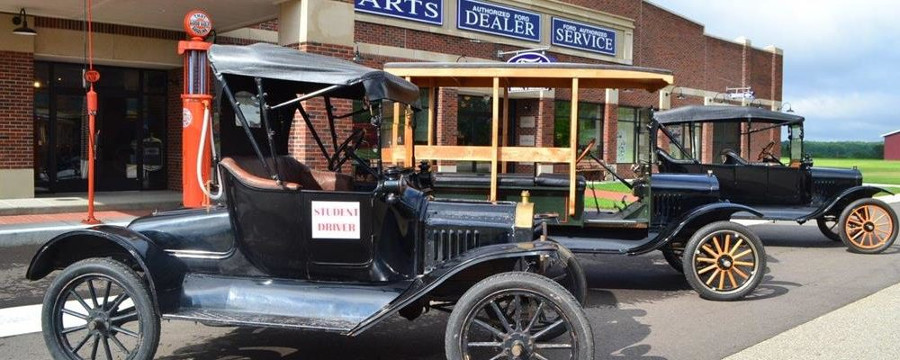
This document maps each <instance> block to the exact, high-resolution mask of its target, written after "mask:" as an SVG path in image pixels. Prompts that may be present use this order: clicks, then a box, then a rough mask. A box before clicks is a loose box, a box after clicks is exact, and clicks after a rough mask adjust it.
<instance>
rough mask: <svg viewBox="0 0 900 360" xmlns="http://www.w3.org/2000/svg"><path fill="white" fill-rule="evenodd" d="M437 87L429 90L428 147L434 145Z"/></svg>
mask: <svg viewBox="0 0 900 360" xmlns="http://www.w3.org/2000/svg"><path fill="white" fill-rule="evenodd" d="M435 104H437V87H435V86H432V87H431V88H429V89H428V146H431V145H434V112H435V111H437V106H436V105H435Z"/></svg>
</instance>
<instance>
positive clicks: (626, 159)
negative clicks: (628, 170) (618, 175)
mask: <svg viewBox="0 0 900 360" xmlns="http://www.w3.org/2000/svg"><path fill="white" fill-rule="evenodd" d="M649 122H650V112H649V111H646V110H644V109H638V108H631V107H624V106H620V107H619V112H618V130H617V131H616V162H617V163H623V164H632V163H636V162H642V163H645V162H649V161H650V152H649V146H648V145H649V143H650V132H649V130H648V129H647V124H648V123H649Z"/></svg>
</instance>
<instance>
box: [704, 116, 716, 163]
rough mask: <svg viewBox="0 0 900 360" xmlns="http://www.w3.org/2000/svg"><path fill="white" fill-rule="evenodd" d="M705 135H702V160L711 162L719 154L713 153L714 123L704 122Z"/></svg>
mask: <svg viewBox="0 0 900 360" xmlns="http://www.w3.org/2000/svg"><path fill="white" fill-rule="evenodd" d="M702 132H703V135H701V138H702V139H701V142H702V143H703V145H702V146H701V152H700V154H701V155H702V156H701V158H702V159H701V160H700V162H702V163H707V164H708V163H711V162H713V159H714V157H715V156H717V155H718V154H713V124H711V123H705V124H703V130H702Z"/></svg>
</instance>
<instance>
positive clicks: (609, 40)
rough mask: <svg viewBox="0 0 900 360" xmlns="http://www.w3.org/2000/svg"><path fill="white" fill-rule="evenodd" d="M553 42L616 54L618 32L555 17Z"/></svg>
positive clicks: (579, 48)
mask: <svg viewBox="0 0 900 360" xmlns="http://www.w3.org/2000/svg"><path fill="white" fill-rule="evenodd" d="M550 28H551V29H552V31H551V34H552V36H551V38H552V39H551V43H552V44H553V45H557V46H563V47H567V48H572V49H578V50H584V51H590V52H595V53H599V54H604V55H610V56H616V32H615V31H613V30H610V29H606V28H602V27H599V26H594V25H588V24H582V23H579V22H574V21H570V20H565V19H560V18H557V17H554V18H553V22H552V26H551V27H550Z"/></svg>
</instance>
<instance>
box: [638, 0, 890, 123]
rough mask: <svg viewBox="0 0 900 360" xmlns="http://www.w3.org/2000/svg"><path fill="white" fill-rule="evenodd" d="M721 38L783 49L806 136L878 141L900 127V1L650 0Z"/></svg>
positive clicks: (787, 95)
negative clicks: (898, 108) (701, 25)
mask: <svg viewBox="0 0 900 360" xmlns="http://www.w3.org/2000/svg"><path fill="white" fill-rule="evenodd" d="M651 1H652V2H654V3H657V4H659V5H661V6H663V7H666V8H668V9H671V10H673V11H676V12H678V13H680V14H682V15H684V16H686V17H688V18H690V19H692V20H695V21H697V22H700V23H702V24H704V25H705V26H706V32H707V33H709V34H711V35H715V36H718V37H722V38H731V39H733V38H737V37H738V36H745V37H747V38H749V39H750V40H751V41H752V43H753V45H754V46H757V47H763V46H767V45H775V46H778V47H780V48H782V49H784V51H785V68H784V100H785V101H787V102H790V103H791V105H793V108H794V109H795V110H796V111H797V113H798V114H801V115H803V116H806V117H807V119H808V124H807V134H808V138H811V139H816V140H867V141H878V140H880V137H879V136H878V135H879V134H882V133H884V132H888V131H891V130H896V129H897V128H900V111H896V110H894V109H896V108H897V104H900V91H898V90H896V89H897V85H896V84H897V83H898V82H900V81H898V80H900V75H898V74H900V71H898V70H897V69H898V64H900V35H898V34H900V2H898V1H888V0H870V1H856V2H847V1H837V0H821V1H811V0H792V1H783V0H782V1H778V0H758V1H752V2H748V1H736V0H695V1H684V0H682V1H676V0H651Z"/></svg>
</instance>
